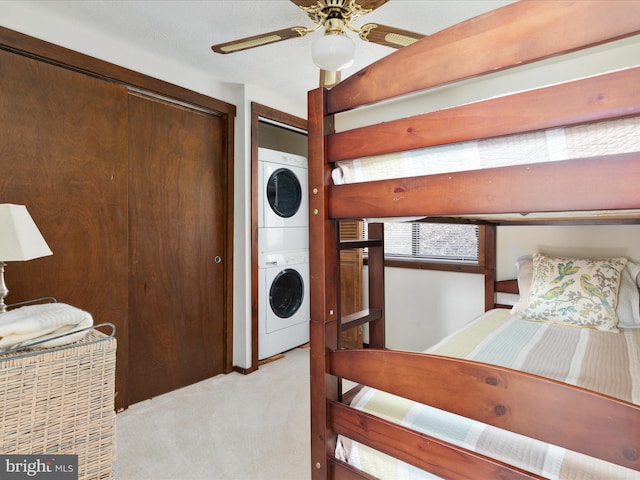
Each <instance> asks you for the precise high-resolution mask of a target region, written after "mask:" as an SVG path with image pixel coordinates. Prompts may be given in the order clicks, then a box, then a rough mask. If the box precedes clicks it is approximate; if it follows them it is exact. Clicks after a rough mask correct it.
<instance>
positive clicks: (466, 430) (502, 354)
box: [336, 310, 640, 480]
mask: <svg viewBox="0 0 640 480" xmlns="http://www.w3.org/2000/svg"><path fill="white" fill-rule="evenodd" d="M478 339H482V340H480V341H478ZM429 353H433V354H437V355H446V356H454V357H463V358H468V359H472V360H477V361H481V362H486V363H492V364H497V365H501V366H505V367H509V368H515V369H518V370H523V371H526V372H530V373H534V374H537V375H542V376H545V377H549V378H553V379H555V380H559V381H563V382H566V383H570V384H574V385H579V386H582V387H585V388H588V389H590V390H595V391H599V392H601V393H604V394H607V395H611V396H614V397H617V398H620V399H623V400H626V401H630V402H633V403H636V404H640V330H638V329H634V330H622V331H621V333H610V332H599V331H596V330H592V329H586V328H574V327H567V326H559V325H552V324H548V323H540V322H531V321H526V320H521V319H520V318H518V317H514V316H513V315H511V314H510V312H509V311H508V310H492V311H490V312H487V313H486V314H484V315H483V316H481V317H480V318H478V319H477V320H475V321H473V322H471V323H470V324H469V325H467V326H466V327H465V328H463V329H462V330H460V331H459V332H456V333H454V334H453V335H451V336H449V337H448V338H447V339H445V340H443V341H442V342H440V343H439V344H438V345H436V346H435V347H433V348H431V349H430V350H429ZM352 406H354V407H356V408H358V409H361V410H364V411H368V412H371V413H375V414H376V415H379V416H381V417H382V418H385V419H387V420H389V421H393V422H395V423H399V424H402V425H405V426H407V427H410V428H412V429H415V430H419V431H422V432H424V433H428V434H430V435H434V436H436V437H439V438H442V439H445V440H447V441H450V442H452V443H454V444H457V445H460V446H462V447H465V448H468V449H470V450H474V451H477V452H479V453H484V454H487V455H488V456H490V457H492V458H499V459H503V460H505V461H506V462H508V463H511V464H513V465H516V466H519V467H521V468H524V469H526V470H530V471H532V472H534V473H537V474H539V475H542V476H544V477H546V478H550V479H563V480H565V479H566V480H585V479H607V480H618V479H620V480H622V479H640V472H635V471H632V470H629V469H626V468H622V467H618V466H616V465H612V464H610V463H606V462H602V461H599V460H595V459H593V458H590V457H585V456H584V455H579V454H577V453H575V452H570V451H567V450H565V449H562V448H559V447H556V446H552V445H548V444H545V443H543V442H540V441H537V440H533V439H530V438H526V437H523V436H520V435H517V434H513V433H510V432H506V431H503V430H500V429H497V428H494V427H491V426H487V425H485V424H482V423H479V422H475V421H473V420H469V419H466V418H463V417H459V416H457V415H454V414H450V413H448V412H443V411H441V410H438V409H435V408H432V407H427V406H425V405H421V404H417V403H415V402H412V401H409V400H406V399H402V398H399V397H396V396H393V395H390V394H387V393H384V392H380V391H377V390H373V389H370V388H365V389H363V390H362V391H361V392H360V393H359V394H358V395H357V396H356V398H355V399H354V401H353V402H352ZM336 456H337V457H338V458H340V459H342V460H344V461H346V462H348V463H350V464H353V465H355V466H357V467H358V468H360V469H362V470H364V471H365V472H368V473H370V474H372V475H374V476H376V477H378V478H381V479H403V480H404V479H433V478H439V477H436V476H434V475H432V474H428V473H426V472H423V471H422V470H419V469H417V468H415V467H413V466H411V465H408V464H406V463H403V462H401V461H399V460H397V459H394V458H391V457H389V456H387V455H384V454H381V453H379V452H377V451H375V450H373V449H371V448H369V447H367V446H366V445H362V444H358V443H356V442H352V441H351V440H349V439H346V438H342V437H341V438H339V441H338V447H337V450H336Z"/></svg>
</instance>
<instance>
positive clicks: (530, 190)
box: [329, 153, 640, 219]
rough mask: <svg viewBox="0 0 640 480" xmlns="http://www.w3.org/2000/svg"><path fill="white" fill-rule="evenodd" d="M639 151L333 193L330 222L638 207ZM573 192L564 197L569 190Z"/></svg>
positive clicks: (381, 183) (348, 187) (355, 187)
mask: <svg viewBox="0 0 640 480" xmlns="http://www.w3.org/2000/svg"><path fill="white" fill-rule="evenodd" d="M639 182H640V153H629V154H618V155H610V156H607V157H595V158H590V159H578V160H567V161H560V162H546V163H536V164H529V165H514V166H509V167H499V168H491V169H483V170H471V171H465V172H455V173H445V174H438V175H429V176H424V177H407V178H399V179H392V180H381V181H377V182H368V183H354V184H350V185H338V186H334V187H332V188H331V195H330V198H329V212H330V213H329V214H330V216H331V218H337V219H340V218H357V217H358V216H362V217H364V218H366V217H374V218H375V217H402V216H429V215H456V214H461V215H464V214H473V213H485V214H488V213H515V214H523V215H526V214H527V213H530V212H577V211H588V210H618V209H637V208H640V195H638V187H637V186H638V184H639ZM568 192H571V194H570V195H568V194H567V193H568Z"/></svg>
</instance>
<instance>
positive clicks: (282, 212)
mask: <svg viewBox="0 0 640 480" xmlns="http://www.w3.org/2000/svg"><path fill="white" fill-rule="evenodd" d="M258 167H259V172H260V177H261V182H260V185H261V187H260V188H261V193H260V196H261V198H260V200H261V201H260V202H259V204H258V227H265V228H280V227H308V226H309V212H308V204H309V199H308V198H307V197H308V196H309V189H308V184H309V179H308V176H309V171H308V170H307V169H306V168H300V167H295V166H290V165H279V164H276V163H269V162H259V166H258Z"/></svg>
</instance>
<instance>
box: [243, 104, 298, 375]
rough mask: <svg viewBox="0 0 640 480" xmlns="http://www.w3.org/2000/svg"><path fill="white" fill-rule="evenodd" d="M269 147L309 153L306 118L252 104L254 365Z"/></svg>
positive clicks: (254, 365)
mask: <svg viewBox="0 0 640 480" xmlns="http://www.w3.org/2000/svg"><path fill="white" fill-rule="evenodd" d="M259 148H267V149H271V150H277V151H281V152H287V153H290V154H295V155H300V156H304V157H306V156H307V121H306V120H305V119H303V118H300V117H296V116H294V115H290V114H288V113H285V112H281V111H279V110H275V109H273V108H270V107H267V106H264V105H260V104H258V103H252V105H251V367H250V368H248V369H244V370H242V372H243V373H250V372H253V371H255V370H257V368H258V365H259V358H258V357H259V353H258V352H259V344H258V338H259V324H258V317H259V306H260V305H259V283H260V279H259V268H258V198H259V191H258V188H259V183H260V182H259V172H258V166H259V165H258V164H259V161H258V157H259V155H258V149H259Z"/></svg>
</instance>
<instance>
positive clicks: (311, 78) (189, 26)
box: [0, 0, 510, 103]
mask: <svg viewBox="0 0 640 480" xmlns="http://www.w3.org/2000/svg"><path fill="white" fill-rule="evenodd" d="M0 3H2V2H0ZM9 3H11V2H9ZM20 3H22V4H27V5H28V7H29V8H30V9H32V10H33V9H36V11H38V12H39V13H42V14H43V15H46V16H47V18H48V19H50V20H51V22H52V23H55V22H56V21H59V20H63V21H70V22H73V23H74V24H75V25H81V26H82V27H83V29H84V31H85V34H86V35H98V34H99V35H106V36H109V37H111V38H116V39H118V40H119V41H120V42H122V43H125V44H129V45H134V46H135V47H136V48H137V49H140V50H142V51H145V52H147V53H149V54H150V55H153V56H154V57H161V58H164V59H166V60H170V61H173V62H177V63H179V64H182V65H184V66H186V67H188V68H190V69H195V70H197V71H201V72H203V73H204V74H206V75H208V76H212V77H215V78H217V79H219V80H222V81H226V82H231V83H240V84H252V85H257V86H261V87H264V88H266V89H269V90H273V91H277V92H279V93H280V94H282V95H285V96H286V97H290V98H291V99H292V101H293V102H296V103H298V102H306V95H307V91H308V90H311V89H313V88H315V87H317V86H318V81H319V72H318V69H317V67H316V66H315V65H314V64H313V62H312V61H311V53H310V50H311V42H312V41H313V39H314V38H315V37H316V36H317V35H320V34H321V33H320V32H315V33H313V34H309V35H307V36H306V37H303V38H296V39H291V40H287V41H284V42H280V43H276V44H273V45H266V46H262V47H259V48H255V49H252V50H247V51H242V52H236V53H233V54H229V55H220V54H215V53H213V52H212V51H211V48H210V47H211V45H212V44H216V43H221V42H225V41H228V40H234V39H237V38H241V37H246V36H251V35H256V34H259V33H264V32H269V31H272V30H277V29H282V28H287V27H292V26H298V25H300V26H306V27H311V26H313V24H312V22H311V21H310V20H309V18H308V17H307V16H306V14H305V13H304V12H303V11H302V10H301V9H299V8H298V7H297V6H296V5H295V4H293V3H291V2H290V1H288V0H231V1H226V0H182V1H153V0H133V1H131V0H129V1H123V0H82V1H80V0H41V1H27V0H20ZM506 3H510V1H508V0H506V1H505V0H414V1H407V0H390V1H389V2H388V3H387V4H385V5H383V6H382V7H380V8H379V9H377V10H376V11H374V12H372V13H370V14H368V15H366V16H363V17H360V18H359V19H357V21H356V22H355V24H356V25H358V26H360V25H363V24H364V23H369V22H380V23H383V24H386V25H391V26H394V27H398V28H402V29H405V30H410V31H415V32H419V33H423V34H430V33H433V32H436V31H438V30H441V29H443V28H446V27H448V26H450V25H452V24H455V23H457V22H460V21H462V20H464V19H466V18H470V17H473V16H475V15H478V14H480V13H482V12H485V11H487V10H491V9H494V8H497V7H499V6H502V5H505V4H506ZM351 37H352V38H354V41H355V42H356V46H357V50H356V62H355V64H354V65H353V66H352V67H350V68H349V69H347V70H345V71H344V72H343V73H342V76H343V78H345V77H347V76H349V75H351V74H353V73H355V72H356V71H358V70H360V69H361V68H363V67H365V66H366V65H368V64H370V63H371V62H373V61H375V60H377V59H379V58H381V57H383V56H385V55H388V54H389V53H391V52H392V51H393V50H392V49H390V48H387V47H383V46H379V45H375V44H369V43H367V42H364V41H361V40H360V39H358V38H357V36H356V35H355V34H352V35H351Z"/></svg>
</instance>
